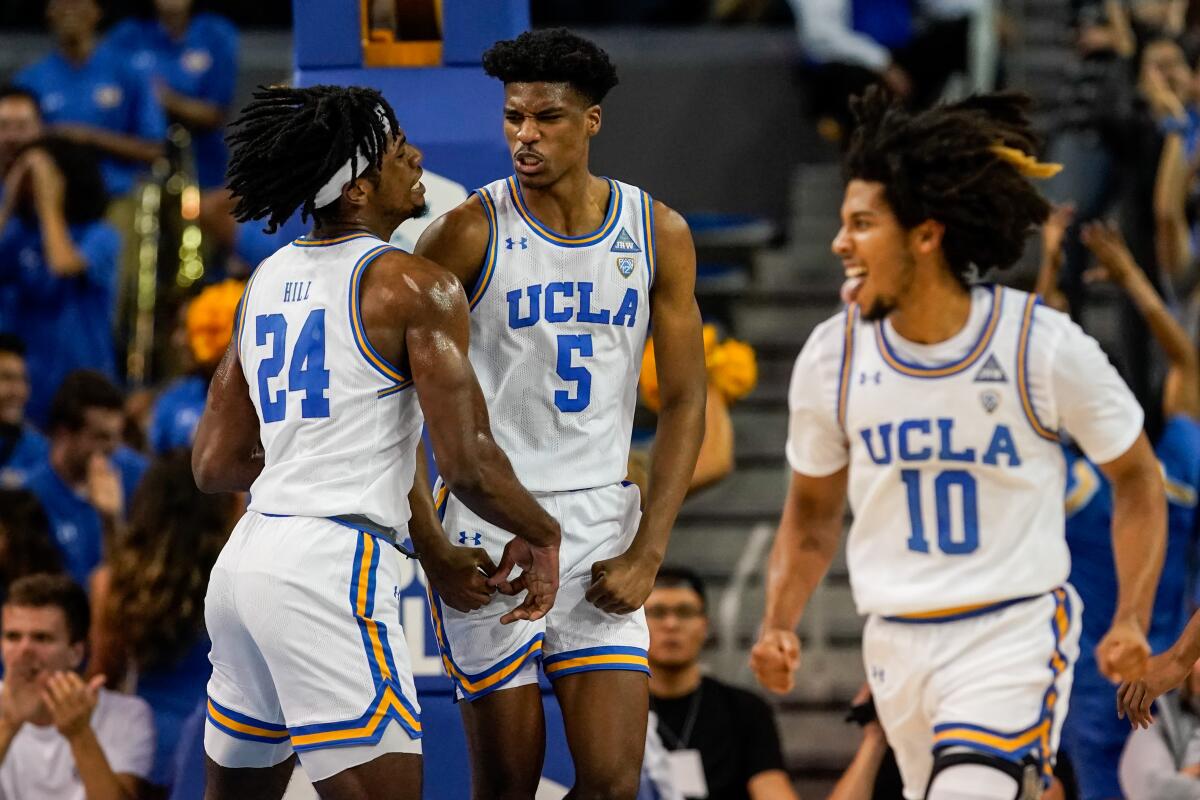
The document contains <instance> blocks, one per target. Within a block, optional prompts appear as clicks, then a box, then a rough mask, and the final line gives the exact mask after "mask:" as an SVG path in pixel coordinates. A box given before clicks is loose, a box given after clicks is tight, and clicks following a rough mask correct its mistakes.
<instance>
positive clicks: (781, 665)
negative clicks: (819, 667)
mask: <svg viewBox="0 0 1200 800" xmlns="http://www.w3.org/2000/svg"><path fill="white" fill-rule="evenodd" d="M799 666H800V637H799V636H797V635H796V632H795V631H788V630H781V629H779V628H769V629H767V630H764V631H763V632H762V633H761V634H759V637H758V641H757V642H755V643H754V648H753V649H752V650H751V651H750V669H752V670H754V676H755V677H756V678H758V682H759V683H761V684H762V685H763V687H764V688H766V689H770V690H771V691H772V692H775V693H777V694H785V693H787V692H790V691H791V690H792V687H793V686H795V684H796V670H797V668H799Z"/></svg>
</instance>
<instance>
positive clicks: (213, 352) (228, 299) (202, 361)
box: [186, 279, 246, 366]
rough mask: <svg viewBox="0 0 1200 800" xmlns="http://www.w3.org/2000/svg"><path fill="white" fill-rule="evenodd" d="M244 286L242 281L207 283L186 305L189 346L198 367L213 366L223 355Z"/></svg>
mask: <svg viewBox="0 0 1200 800" xmlns="http://www.w3.org/2000/svg"><path fill="white" fill-rule="evenodd" d="M245 288H246V284H245V283H244V282H242V281H236V280H232V279H231V280H227V281H223V282H221V283H218V284H215V285H213V286H209V287H208V288H207V289H205V290H204V291H202V292H201V293H200V294H198V295H196V298H195V299H194V300H192V302H191V304H189V305H188V310H187V320H186V324H187V337H188V346H189V347H190V348H191V350H192V357H193V358H195V359H196V363H197V364H199V365H200V366H212V365H213V364H215V363H217V362H218V361H219V360H220V359H221V356H222V355H224V354H225V348H227V347H228V346H229V341H230V340H231V339H232V338H233V322H234V315H235V313H236V312H237V304H238V301H239V300H241V299H242V293H243V291H245Z"/></svg>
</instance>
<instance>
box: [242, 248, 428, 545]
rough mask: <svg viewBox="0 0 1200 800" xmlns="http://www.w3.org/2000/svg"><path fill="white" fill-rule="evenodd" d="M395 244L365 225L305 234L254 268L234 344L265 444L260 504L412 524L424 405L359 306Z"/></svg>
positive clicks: (269, 509) (255, 507)
mask: <svg viewBox="0 0 1200 800" xmlns="http://www.w3.org/2000/svg"><path fill="white" fill-rule="evenodd" d="M392 249H394V248H392V247H391V246H389V245H387V244H385V243H384V242H381V241H380V240H379V239H377V238H375V237H374V236H371V235H370V234H365V233H363V234H352V235H349V236H343V237H340V238H337V239H328V240H323V241H316V240H309V239H298V240H296V241H295V242H292V243H291V244H289V245H287V246H285V247H282V248H280V249H279V250H277V251H275V253H274V254H273V255H271V256H270V257H269V258H267V260H265V261H264V262H263V263H262V264H261V265H259V267H258V269H257V270H255V272H254V275H253V276H251V278H250V282H249V285H247V287H246V294H245V297H244V298H243V300H242V308H241V311H240V315H239V317H238V320H237V348H238V356H239V357H240V358H241V362H242V370H243V372H244V373H245V375H246V383H247V384H249V386H250V398H251V400H253V402H254V407H255V408H256V409H257V410H258V417H259V423H260V436H261V439H262V444H263V448H264V449H265V450H266V466H265V467H264V469H263V471H262V474H261V475H259V476H258V479H257V480H256V481H255V482H254V486H253V487H252V488H251V490H250V495H251V501H250V509H251V510H252V511H258V512H261V513H264V514H282V515H287V516H307V517H334V516H341V515H361V516H366V517H368V518H369V519H371V520H372V521H374V522H376V523H378V524H379V525H383V526H386V527H391V528H402V527H403V526H404V525H405V524H406V523H407V522H408V518H409V509H408V492H409V490H410V489H411V488H412V480H413V470H414V467H415V463H416V447H417V440H418V438H419V437H420V434H421V424H422V421H423V419H422V415H421V408H420V406H419V405H418V404H417V398H416V392H415V390H413V389H412V388H411V387H412V380H411V379H410V378H408V377H407V376H405V375H404V374H402V373H401V372H400V371H399V370H397V369H396V368H395V367H394V366H392V365H391V364H389V363H387V361H385V360H384V359H383V358H382V357H380V356H379V354H378V353H376V352H375V350H374V348H372V347H371V343H370V342H369V341H367V338H366V335H365V330H364V328H363V324H362V316H361V313H360V309H359V286H360V283H361V280H362V276H363V273H364V272H365V271H366V269H367V268H368V267H369V266H370V264H371V262H372V261H373V260H374V259H376V258H378V257H379V256H380V255H382V254H383V253H385V252H387V251H388V250H392Z"/></svg>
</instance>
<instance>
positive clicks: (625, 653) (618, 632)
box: [429, 481, 650, 700]
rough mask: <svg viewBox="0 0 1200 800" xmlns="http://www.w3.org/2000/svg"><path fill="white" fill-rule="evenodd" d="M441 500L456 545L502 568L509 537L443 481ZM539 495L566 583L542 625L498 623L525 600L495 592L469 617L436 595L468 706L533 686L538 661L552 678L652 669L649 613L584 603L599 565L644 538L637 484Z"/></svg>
mask: <svg viewBox="0 0 1200 800" xmlns="http://www.w3.org/2000/svg"><path fill="white" fill-rule="evenodd" d="M434 495H435V497H434V500H435V502H436V503H437V506H438V512H439V514H441V516H442V525H443V527H444V528H445V531H446V535H447V537H449V539H450V542H451V543H452V544H454V545H457V546H460V547H482V548H484V549H485V550H486V551H487V552H488V555H489V556H491V558H492V560H493V561H494V562H495V563H497V564H499V563H500V557H501V553H502V552H503V551H504V546H505V544H507V543H508V541H509V540H510V539H511V538H512V534H511V533H509V532H507V531H505V530H502V529H499V528H497V527H496V526H494V525H492V524H490V523H488V522H485V521H483V520H482V519H481V518H480V517H479V516H478V515H477V514H475V513H474V512H472V511H471V510H470V509H468V508H467V507H466V506H465V505H463V504H462V502H461V501H459V500H458V498H456V497H454V496H453V495H452V494H450V493H449V492H447V491H446V488H445V486H444V485H442V484H441V482H440V481H439V483H438V485H437V486H435V488H434ZM534 498H535V499H536V500H537V501H538V503H540V504H541V506H542V508H544V509H546V511H547V512H548V513H549V514H550V515H551V516H552V517H554V518H555V519H557V520H558V521H559V524H560V525H561V527H562V545H561V547H560V549H559V568H560V571H561V579H560V582H559V589H558V598H557V599H556V600H555V603H554V607H553V608H551V609H550V613H549V614H547V615H546V616H545V617H543V618H542V619H540V620H537V621H535V622H529V621H526V620H517V621H516V622H514V623H512V624H509V625H501V624H500V617H502V616H503V615H504V614H506V613H508V612H509V611H511V610H512V609H513V608H516V607H517V606H518V605H520V603H521V602H522V601H523V599H524V598H523V597H522V596H521V595H518V596H516V597H507V596H505V595H502V594H499V593H497V594H493V595H492V600H491V602H490V603H488V604H487V605H486V606H484V607H483V608H481V609H478V610H476V611H472V612H471V613H469V614H463V613H461V612H458V611H455V610H454V609H452V608H450V607H449V606H447V605H445V604H444V603H442V602H441V599H440V598H439V597H437V595H436V594H435V593H434V592H433V591H432V590H431V591H430V604H429V605H430V609H431V610H432V613H433V626H434V632H435V634H436V635H437V638H438V646H439V647H440V649H441V652H442V664H443V666H444V667H445V669H446V672H447V674H448V675H449V676H450V678H451V680H452V681H453V682H454V685H455V689H456V691H457V694H458V696H459V697H460V698H462V699H467V700H475V699H477V698H479V697H482V696H484V695H486V694H488V693H489V692H493V691H496V690H497V689H501V688H512V687H516V686H522V685H526V684H529V683H534V682H536V681H537V663H538V662H539V661H540V662H541V664H542V670H543V671H544V672H545V673H546V677H548V678H549V679H550V680H552V681H553V680H557V679H559V678H562V677H565V676H567V675H574V674H576V673H579V672H589V671H594V670H632V671H636V672H643V673H646V674H649V672H650V667H649V664H648V662H647V660H646V649H647V648H648V647H649V646H650V633H649V630H648V629H647V627H646V615H645V612H643V611H642V609H640V608H639V609H638V610H637V611H634V612H633V613H631V614H610V613H608V612H606V611H601V610H600V609H598V608H596V606H594V605H592V604H591V603H590V602H588V601H587V600H586V599H585V598H584V595H585V594H586V593H587V590H588V588H589V587H590V586H591V584H592V565H593V564H594V563H595V562H597V561H601V560H604V559H607V558H613V557H614V556H619V555H621V554H622V553H624V552H625V550H626V549H627V548H628V547H629V544H630V543H631V542H632V541H633V537H634V535H635V534H636V533H637V527H638V522H639V521H640V520H641V508H640V492H639V491H638V488H637V486H635V485H633V484H631V483H615V484H612V485H609V486H602V487H600V488H598V489H585V490H581V491H577V492H552V493H545V494H536V493H535V494H534Z"/></svg>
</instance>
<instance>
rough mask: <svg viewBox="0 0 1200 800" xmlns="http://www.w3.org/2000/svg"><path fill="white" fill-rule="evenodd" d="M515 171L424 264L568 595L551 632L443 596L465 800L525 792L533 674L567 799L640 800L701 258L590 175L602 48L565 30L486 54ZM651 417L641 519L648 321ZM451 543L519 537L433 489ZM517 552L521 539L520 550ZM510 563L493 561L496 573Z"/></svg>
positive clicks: (459, 214)
mask: <svg viewBox="0 0 1200 800" xmlns="http://www.w3.org/2000/svg"><path fill="white" fill-rule="evenodd" d="M483 66H484V70H486V71H487V73H488V74H489V75H491V76H493V77H495V78H497V79H499V80H500V81H502V82H503V83H504V110H503V113H504V134H505V137H506V139H507V141H508V145H509V150H510V152H511V154H512V165H513V170H514V174H513V175H512V176H510V177H508V178H503V179H501V180H498V181H495V182H493V183H491V184H489V185H488V186H485V187H483V188H482V189H479V190H478V191H477V192H476V193H475V194H474V195H473V196H472V197H471V198H469V199H468V200H467V201H466V202H464V203H463V204H462V205H460V206H459V207H458V208H456V209H454V210H453V211H451V212H450V213H449V214H447V215H445V216H444V217H442V218H441V219H439V220H437V221H436V222H434V223H433V225H431V226H430V227H429V228H428V229H427V230H426V231H425V233H424V235H423V236H422V237H421V240H420V241H419V242H418V244H417V252H418V253H420V254H422V255H426V256H428V257H429V258H431V259H433V260H434V261H436V262H438V263H439V264H442V265H443V266H445V267H447V268H448V269H449V270H450V271H451V272H453V273H454V274H455V275H457V276H458V278H459V279H460V280H461V281H462V283H463V286H465V287H467V290H468V296H469V297H470V298H471V354H470V355H471V363H472V364H473V365H474V366H475V370H476V372H477V373H478V374H479V379H480V382H481V383H482V384H483V386H484V388H485V392H486V394H487V396H488V409H489V411H490V412H491V415H492V419H493V420H494V421H495V429H496V437H497V439H498V440H499V441H500V443H501V445H502V446H503V447H504V450H505V452H507V453H508V454H509V456H510V457H511V458H512V460H513V464H514V466H515V468H516V470H517V474H518V475H519V476H520V477H521V480H522V481H523V482H524V483H525V484H526V485H527V486H529V488H530V489H532V490H534V491H535V492H536V493H537V497H538V500H539V501H540V502H541V503H543V505H544V506H545V507H546V508H548V509H554V510H555V511H554V513H555V516H556V517H557V518H558V519H559V521H560V523H561V524H562V529H563V547H562V554H563V555H562V594H561V595H560V598H559V602H558V605H556V606H555V607H554V609H552V610H551V612H550V614H548V615H547V616H546V618H545V619H544V620H539V621H536V622H522V623H520V624H517V625H512V626H508V627H500V626H498V625H496V624H495V619H496V617H497V616H499V615H500V614H502V613H504V609H505V608H506V601H505V600H504V599H503V598H497V602H494V603H493V604H492V605H490V606H488V607H486V608H482V609H479V610H477V611H473V612H470V613H462V612H461V611H458V610H456V609H454V608H453V607H450V608H445V607H443V606H444V604H443V603H441V602H440V601H438V600H437V597H436V595H435V602H434V603H433V610H434V613H435V614H437V615H438V620H439V624H437V625H436V628H437V630H438V632H439V637H440V641H439V644H441V646H442V649H443V655H444V656H445V659H444V661H445V663H446V664H447V665H448V669H449V671H450V674H451V677H452V678H453V680H454V682H455V685H456V688H457V691H458V694H459V696H460V697H462V698H465V699H466V700H468V701H469V702H466V703H462V704H461V706H460V707H461V708H462V716H463V721H464V724H465V726H466V730H467V743H468V747H469V749H470V753H471V765H472V775H471V777H472V788H473V791H474V796H475V797H476V798H477V800H484V799H485V798H496V797H504V798H513V799H514V800H515V799H517V798H532V797H533V796H534V792H535V791H536V790H537V785H538V778H539V776H540V774H541V767H542V754H543V752H544V742H545V729H544V717H543V715H542V704H541V695H540V692H539V690H538V686H537V672H538V670H537V667H538V661H539V660H540V661H541V665H542V669H543V671H544V672H545V674H546V676H547V677H548V678H549V679H550V680H551V681H552V682H553V685H554V692H555V695H556V697H557V698H558V702H559V705H560V706H561V707H562V712H563V719H564V722H565V727H566V734H567V743H568V745H569V747H570V750H571V757H572V759H573V761H574V764H575V786H574V788H573V789H572V791H571V793H570V794H569V795H568V796H569V797H572V798H629V800H632V798H633V797H634V796H635V795H636V794H637V790H638V778H639V774H640V766H641V763H642V753H643V750H644V740H645V733H646V718H647V714H648V713H649V689H648V679H647V673H648V672H649V667H648V663H647V659H646V649H647V646H648V644H649V633H648V630H647V628H646V618H645V614H644V613H643V611H642V604H643V603H644V602H645V601H646V597H647V596H648V595H649V594H650V591H651V589H653V587H654V578H655V575H656V574H657V572H658V567H659V565H660V564H661V563H662V559H663V556H664V554H665V553H666V546H667V539H668V537H669V535H670V532H671V527H672V525H673V524H674V522H675V515H676V514H677V513H678V511H679V505H680V503H681V502H682V501H683V496H684V494H685V492H686V491H687V486H688V482H689V481H690V479H691V476H692V472H693V471H694V469H695V466H696V455H697V453H698V451H699V448H700V439H701V437H702V435H703V430H704V401H705V377H704V348H703V341H702V337H701V330H700V328H701V324H700V312H699V309H698V308H697V306H696V298H695V295H694V287H695V280H696V254H695V250H694V248H693V246H692V237H691V233H690V232H689V231H688V227H687V223H686V222H684V221H683V218H682V217H681V216H680V215H679V214H677V213H676V212H674V211H672V210H671V209H670V208H668V207H667V206H665V205H664V204H663V203H661V202H658V201H656V200H654V199H652V198H651V197H650V196H649V195H648V194H647V193H646V192H644V191H642V190H640V189H638V188H637V187H634V186H630V185H629V184H626V183H623V182H620V181H616V180H612V179H609V178H601V177H598V176H596V175H593V174H592V173H591V171H590V169H589V165H588V152H589V148H590V143H591V140H592V137H593V136H595V135H597V134H598V133H599V132H600V121H601V109H600V103H601V102H602V101H603V100H604V97H605V95H606V94H607V93H608V91H609V90H610V89H612V88H613V87H614V86H615V85H616V83H617V75H616V70H615V69H614V68H613V65H612V63H611V62H610V61H609V58H608V55H607V54H606V53H605V52H604V51H603V50H601V49H600V48H599V47H597V46H596V45H595V44H593V43H592V42H590V41H588V40H586V39H583V38H581V37H579V36H576V35H574V34H572V33H570V32H569V31H565V30H562V29H557V30H545V31H534V32H531V33H525V34H522V35H521V36H518V37H517V38H516V39H512V40H509V41H502V42H497V43H496V44H495V45H494V46H493V47H492V48H491V49H490V50H488V51H487V53H485V54H484V58H483ZM651 324H653V327H654V346H655V351H656V352H657V353H658V369H659V385H660V386H661V388H662V398H663V402H662V408H661V410H660V413H659V417H658V434H657V437H656V442H655V447H654V455H653V457H652V463H651V468H650V471H651V476H650V485H649V488H648V490H647V497H646V498H645V504H644V505H645V514H642V513H641V512H640V510H639V505H640V503H639V500H640V498H639V491H638V489H637V487H636V486H634V485H632V484H628V483H625V482H623V479H624V478H625V476H626V473H627V469H628V458H629V442H630V433H631V428H632V424H633V409H634V405H635V404H636V396H635V395H636V386H637V381H638V374H639V369H640V365H641V360H642V352H643V349H644V347H645V343H646V336H647V335H648V332H649V328H650V325H651ZM438 500H439V506H440V508H441V511H442V514H443V515H444V520H445V529H446V534H447V535H449V536H456V535H457V534H458V532H459V531H463V530H466V531H477V532H478V533H477V534H476V535H477V536H478V538H479V540H481V541H482V543H483V545H484V546H485V547H486V548H488V549H489V551H490V552H492V553H493V554H494V555H496V556H498V555H499V553H500V550H501V548H503V547H505V546H506V542H509V541H510V540H512V537H513V534H514V533H517V531H516V530H515V529H513V528H506V527H505V526H502V525H490V524H487V523H485V522H482V521H480V520H478V519H477V517H476V515H475V514H474V513H473V512H472V511H471V510H470V509H469V508H468V507H467V504H466V503H464V502H463V498H461V497H459V496H458V494H457V492H455V491H454V490H453V487H451V488H450V491H449V492H441V493H440V494H439V497H438ZM514 541H519V540H514ZM501 566H503V564H502V565H501Z"/></svg>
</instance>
